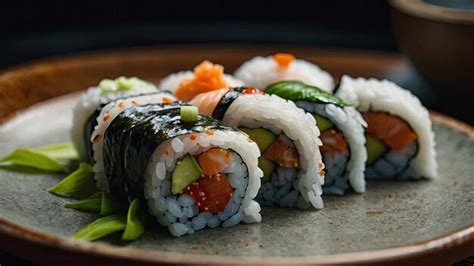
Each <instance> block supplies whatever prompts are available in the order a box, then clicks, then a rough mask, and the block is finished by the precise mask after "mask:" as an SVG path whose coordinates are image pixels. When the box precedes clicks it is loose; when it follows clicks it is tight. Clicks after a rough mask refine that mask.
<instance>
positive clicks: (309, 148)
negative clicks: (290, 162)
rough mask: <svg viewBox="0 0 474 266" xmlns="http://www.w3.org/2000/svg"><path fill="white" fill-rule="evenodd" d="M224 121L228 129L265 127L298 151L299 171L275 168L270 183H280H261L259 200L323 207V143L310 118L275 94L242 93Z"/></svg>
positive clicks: (288, 204)
mask: <svg viewBox="0 0 474 266" xmlns="http://www.w3.org/2000/svg"><path fill="white" fill-rule="evenodd" d="M295 118H297V119H295ZM223 121H224V123H226V124H228V125H230V126H235V127H248V128H265V129H268V130H271V131H272V132H273V133H275V134H277V135H278V134H280V133H282V134H283V135H284V136H286V137H287V138H288V139H289V144H290V145H294V147H295V148H296V150H297V151H298V154H299V160H300V162H301V169H299V170H298V171H296V170H295V169H288V168H284V167H281V166H280V167H277V170H276V171H275V172H274V174H273V176H272V180H273V179H278V180H279V182H274V183H273V182H267V183H265V184H263V185H262V190H261V192H260V194H261V196H259V198H260V199H261V198H264V199H266V201H265V202H267V203H269V205H273V204H277V205H279V206H282V207H299V208H308V207H309V206H310V205H311V206H313V207H314V208H317V209H321V208H323V200H322V198H321V194H322V189H321V186H322V185H323V184H324V170H323V169H324V164H323V162H322V159H321V154H320V152H319V146H320V145H321V144H322V143H321V140H320V139H319V138H318V136H319V130H318V128H317V127H316V126H310V125H315V124H316V122H315V120H314V117H313V116H312V115H310V114H307V113H305V112H304V111H303V110H301V109H299V108H297V107H296V105H295V104H294V103H293V102H290V101H287V100H284V99H282V98H280V97H278V96H275V95H260V94H244V95H242V96H240V97H238V98H237V99H235V100H234V102H233V103H232V104H231V105H230V106H229V108H228V109H227V111H226V113H225V115H224V117H223ZM293 170H295V171H293ZM285 178H286V181H285ZM270 184H271V185H270ZM288 184H289V185H288ZM263 186H264V187H263ZM270 186H272V188H270ZM264 188H268V189H267V190H264ZM268 191H271V192H268ZM265 193H267V194H266V195H267V196H265ZM270 194H272V195H270ZM269 201H272V202H273V204H270V202H269ZM265 202H263V203H264V204H265ZM297 202H305V203H301V204H297Z"/></svg>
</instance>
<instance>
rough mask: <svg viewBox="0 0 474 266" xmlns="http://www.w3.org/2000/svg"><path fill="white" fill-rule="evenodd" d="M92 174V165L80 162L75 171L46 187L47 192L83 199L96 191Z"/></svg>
mask: <svg viewBox="0 0 474 266" xmlns="http://www.w3.org/2000/svg"><path fill="white" fill-rule="evenodd" d="M93 175H94V174H93V171H92V166H91V165H90V164H88V163H81V164H80V165H79V168H78V169H76V171H74V172H72V173H71V174H69V175H68V176H66V177H65V178H64V179H63V180H61V181H59V183H57V184H56V185H55V186H54V187H52V188H50V189H48V192H49V193H52V194H54V195H57V196H62V197H68V198H75V199H83V198H85V197H88V196H90V195H92V194H93V193H95V192H97V188H96V186H95V181H94V178H93Z"/></svg>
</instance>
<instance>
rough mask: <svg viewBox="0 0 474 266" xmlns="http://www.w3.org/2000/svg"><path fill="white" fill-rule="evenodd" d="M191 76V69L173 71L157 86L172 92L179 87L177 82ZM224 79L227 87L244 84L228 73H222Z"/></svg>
mask: <svg viewBox="0 0 474 266" xmlns="http://www.w3.org/2000/svg"><path fill="white" fill-rule="evenodd" d="M192 78H194V72H192V71H181V72H178V73H173V74H170V75H168V76H167V77H165V78H163V79H162V80H161V82H160V85H159V86H158V88H159V89H160V90H168V91H171V92H173V93H174V92H175V91H176V90H177V89H178V88H179V84H181V82H182V81H183V80H185V79H192ZM224 81H225V82H226V83H227V85H228V86H229V87H238V86H243V85H244V83H243V82H242V81H240V80H238V79H236V78H234V77H233V76H231V75H228V74H225V75H224Z"/></svg>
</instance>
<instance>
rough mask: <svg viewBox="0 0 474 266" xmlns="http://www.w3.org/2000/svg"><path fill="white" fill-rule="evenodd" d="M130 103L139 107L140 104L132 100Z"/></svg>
mask: <svg viewBox="0 0 474 266" xmlns="http://www.w3.org/2000/svg"><path fill="white" fill-rule="evenodd" d="M130 103H131V104H132V105H133V106H137V105H138V102H137V101H135V100H132V101H131V102H130Z"/></svg>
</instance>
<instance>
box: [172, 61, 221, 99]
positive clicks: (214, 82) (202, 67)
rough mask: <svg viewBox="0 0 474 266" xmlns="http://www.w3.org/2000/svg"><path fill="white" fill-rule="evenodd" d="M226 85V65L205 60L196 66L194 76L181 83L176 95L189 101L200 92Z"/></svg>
mask: <svg viewBox="0 0 474 266" xmlns="http://www.w3.org/2000/svg"><path fill="white" fill-rule="evenodd" d="M225 87H227V83H226V82H225V80H224V67H223V66H221V65H218V64H213V63H211V62H209V61H204V62H202V63H201V64H199V65H198V66H196V67H195V68H194V78H192V79H185V80H183V81H182V82H181V83H180V84H179V88H178V89H177V90H176V92H175V96H176V97H177V98H178V99H180V100H182V101H189V100H191V99H192V98H193V97H194V96H196V95H198V94H200V93H203V92H208V91H212V90H217V89H222V88H225Z"/></svg>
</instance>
